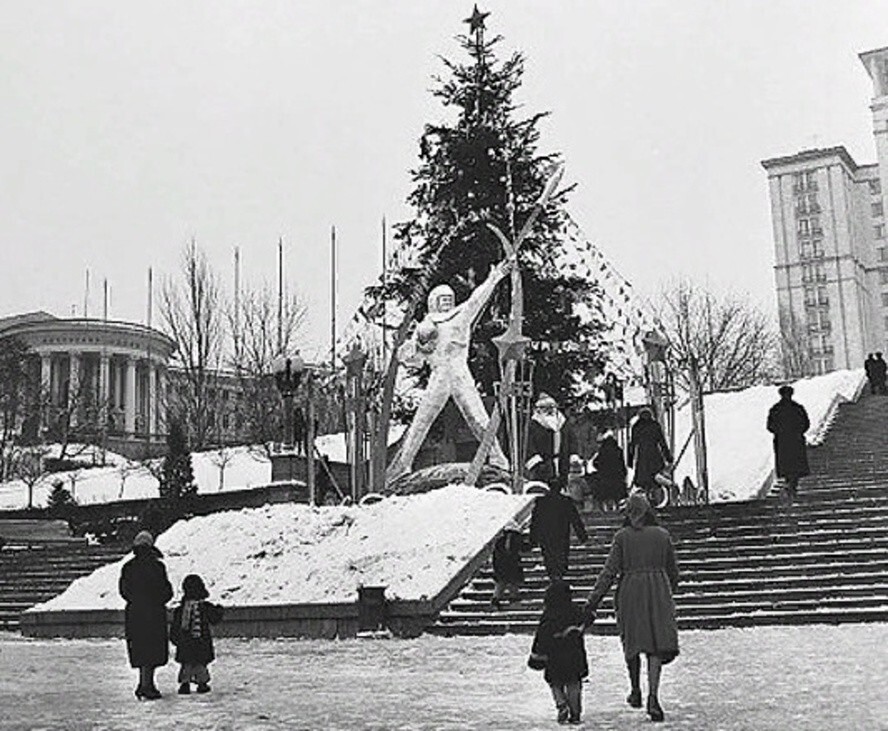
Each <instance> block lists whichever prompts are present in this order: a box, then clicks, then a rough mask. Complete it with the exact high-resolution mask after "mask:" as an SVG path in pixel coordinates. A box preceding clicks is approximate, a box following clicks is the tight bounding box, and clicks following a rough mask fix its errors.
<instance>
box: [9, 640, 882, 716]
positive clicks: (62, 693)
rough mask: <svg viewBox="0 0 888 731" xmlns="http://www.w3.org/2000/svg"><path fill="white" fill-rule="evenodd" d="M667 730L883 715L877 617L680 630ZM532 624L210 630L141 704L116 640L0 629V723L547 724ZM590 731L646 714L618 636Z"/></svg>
mask: <svg viewBox="0 0 888 731" xmlns="http://www.w3.org/2000/svg"><path fill="white" fill-rule="evenodd" d="M681 642H682V655H681V656H680V657H679V658H678V659H677V660H676V661H675V662H674V663H673V664H672V665H671V666H669V667H668V668H667V669H666V672H665V674H664V682H663V688H662V690H661V699H662V702H663V706H664V708H665V710H666V713H667V719H666V723H665V724H664V728H673V729H694V730H696V731H699V730H701V729H707V730H710V729H711V730H713V731H716V730H719V729H724V730H726V731H727V730H739V729H749V730H750V731H752V730H753V729H755V730H757V731H758V730H767V729H774V730H775V731H776V730H778V729H780V730H783V729H792V730H793V731H804V730H806V729H849V730H851V729H855V730H856V729H866V730H867V731H873V730H875V729H888V695H886V693H885V688H886V687H888V666H886V664H885V662H884V659H885V655H884V648H885V647H886V646H888V625H885V624H875V625H845V626H839V627H835V626H827V625H823V626H807V627H786V628H758V629H748V630H740V629H728V630H721V631H710V632H704V631H699V632H685V633H683V634H682V635H681ZM529 646H530V637H526V636H515V635H509V636H505V637H481V638H470V637H460V638H440V637H432V636H425V637H421V638H419V639H416V640H392V639H389V640H384V639H376V640H370V639H366V640H348V641H338V642H325V641H299V640H234V639H220V640H217V652H218V658H219V659H218V660H217V662H216V663H214V664H213V666H212V667H211V670H212V672H213V683H212V685H213V691H212V693H210V694H209V695H205V696H195V695H192V696H177V695H176V694H175V675H174V673H175V666H174V665H173V664H170V665H167V666H166V667H165V668H163V669H161V670H160V671H159V673H158V684H159V686H160V688H161V690H162V691H163V692H164V697H163V698H162V699H160V700H158V701H155V702H141V703H140V702H138V701H137V700H136V699H135V698H134V696H133V688H134V686H135V683H136V678H135V675H134V673H133V672H132V671H130V670H129V668H128V667H127V663H126V655H125V649H124V645H123V642H122V641H119V640H31V639H26V638H22V637H19V636H17V635H12V634H0V709H2V712H0V728H2V729H173V728H176V729H399V730H404V731H406V730H407V729H453V730H454V731H455V730H456V729H546V728H558V726H557V724H556V723H555V721H554V712H553V709H552V706H551V701H550V698H549V693H548V689H547V688H546V686H545V684H544V683H543V680H542V675H541V673H537V672H534V671H532V670H530V669H528V668H527V667H526V665H525V660H526V657H527V652H528V649H529ZM587 650H588V653H589V661H590V667H591V676H590V679H589V682H588V683H587V684H586V685H585V686H584V688H585V691H584V701H585V709H584V724H583V728H587V729H635V728H645V727H649V724H650V722H649V721H648V719H647V716H646V715H645V714H644V713H643V712H642V711H636V710H633V709H631V708H629V707H628V706H627V705H626V704H625V703H624V700H623V699H624V696H625V694H626V690H627V688H626V680H625V677H624V672H623V668H622V661H621V657H620V648H619V641H618V639H617V638H614V637H589V638H587Z"/></svg>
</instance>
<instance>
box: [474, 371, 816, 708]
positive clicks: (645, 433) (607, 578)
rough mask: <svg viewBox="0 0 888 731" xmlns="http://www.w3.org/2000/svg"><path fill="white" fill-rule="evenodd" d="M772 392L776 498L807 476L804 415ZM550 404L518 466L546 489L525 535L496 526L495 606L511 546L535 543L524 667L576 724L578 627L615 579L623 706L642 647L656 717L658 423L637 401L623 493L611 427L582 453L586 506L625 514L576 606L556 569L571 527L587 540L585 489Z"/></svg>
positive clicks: (660, 578)
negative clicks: (538, 570)
mask: <svg viewBox="0 0 888 731" xmlns="http://www.w3.org/2000/svg"><path fill="white" fill-rule="evenodd" d="M778 393H779V395H780V400H779V401H778V403H776V404H775V405H774V406H773V407H772V408H771V409H770V410H769V412H768V417H767V423H766V426H767V429H768V431H769V432H771V433H772V434H773V439H774V455H775V474H776V476H777V479H778V481H779V483H780V484H781V485H782V486H783V490H784V496H785V498H786V499H788V500H789V501H792V500H794V499H795V497H796V491H797V487H798V483H799V479H800V478H801V477H803V476H805V475H807V474H809V467H808V459H807V447H806V443H805V432H806V431H807V430H808V429H809V427H810V420H809V418H808V414H807V412H806V410H805V408H804V407H803V406H802V405H801V404H799V403H798V402H796V401H794V400H793V398H792V397H793V393H794V391H793V388H792V387H791V386H789V385H784V386H781V387H780V388H779V389H778ZM540 407H542V408H540ZM556 411H557V408H556V407H554V401H552V400H551V399H550V397H548V396H546V395H545V394H543V395H542V396H541V398H540V400H538V401H537V409H536V413H535V415H534V424H531V427H530V433H531V439H530V445H531V446H530V449H529V450H528V451H529V454H530V459H529V460H528V462H527V467H528V468H529V470H530V471H531V472H530V476H531V477H532V478H535V479H539V480H541V481H544V482H546V483H547V484H548V485H549V486H550V488H549V489H548V491H546V492H544V493H543V494H542V495H541V496H540V497H538V498H537V499H536V502H535V503H534V507H533V512H532V514H531V519H530V531H529V535H528V541H527V543H525V541H524V537H523V535H522V533H521V528H520V526H518V525H517V524H516V523H514V522H511V523H510V524H508V525H507V526H506V527H505V529H504V530H503V531H502V533H501V534H500V536H499V537H498V539H497V541H496V542H495V545H494V551H493V572H494V593H493V598H492V603H493V605H494V606H495V607H496V608H497V609H499V608H500V607H501V605H502V602H504V601H507V600H517V599H519V598H520V587H521V584H522V583H523V580H524V572H523V567H522V564H521V552H522V551H525V550H527V549H528V548H530V547H531V546H539V547H540V549H541V553H542V558H543V564H544V567H545V571H546V575H547V577H548V579H549V584H548V587H547V588H546V591H545V596H544V608H543V613H542V616H541V618H540V620H539V624H538V627H537V630H536V634H535V636H534V640H533V645H532V649H531V654H530V658H529V660H528V665H529V666H530V667H532V668H534V669H537V670H543V671H544V678H545V681H546V683H547V684H548V685H549V687H550V689H551V692H552V696H553V699H554V701H555V706H556V712H557V720H558V722H559V723H569V724H577V723H580V718H581V713H582V692H581V689H582V685H581V683H582V680H583V679H584V678H585V677H586V676H587V675H588V673H589V668H588V662H587V658H586V653H585V648H584V644H583V633H584V632H585V630H586V629H587V628H588V627H589V626H590V625H591V624H592V623H593V622H594V620H595V617H596V610H597V608H598V606H599V604H600V603H601V601H602V599H603V598H604V596H605V595H606V594H607V592H608V590H609V589H610V587H611V586H612V585H614V584H616V586H617V589H616V591H615V595H614V606H615V610H616V621H617V627H618V629H619V633H620V639H621V642H622V646H623V653H624V657H625V662H626V668H627V672H628V674H629V680H630V692H629V695H628V696H627V698H626V701H627V703H628V704H629V705H630V706H632V707H633V708H640V707H641V706H642V691H641V656H642V655H644V656H645V657H646V659H647V675H648V696H647V706H646V709H647V713H648V715H649V716H650V718H651V720H652V721H662V720H663V719H664V715H665V714H664V712H663V708H662V706H661V705H660V702H659V687H660V674H661V671H662V668H663V666H664V665H666V664H668V663H670V662H671V661H672V660H674V659H675V657H676V656H677V655H678V652H679V649H678V629H677V621H676V613H675V603H674V601H673V592H674V591H675V590H676V588H677V586H678V578H679V574H678V566H677V562H676V557H675V548H674V546H673V543H672V539H671V536H670V534H669V532H668V531H667V530H666V529H665V528H663V527H662V526H660V525H659V522H658V520H657V517H656V514H655V511H654V509H653V508H652V507H651V502H650V500H649V497H648V496H649V495H651V494H653V493H654V492H655V491H656V490H657V487H658V480H659V479H660V476H661V475H662V473H663V471H664V470H668V469H669V467H670V466H671V462H672V455H671V454H670V451H669V448H668V446H667V444H666V440H665V438H664V434H663V431H662V429H661V428H660V425H659V423H658V422H657V421H656V420H655V419H654V418H653V415H652V413H651V412H650V410H648V409H641V410H640V411H639V414H638V418H637V419H636V421H635V423H634V424H633V426H632V429H631V432H630V438H629V444H628V457H629V464H630V465H632V466H633V467H634V478H633V480H632V483H633V485H632V492H631V493H629V494H628V495H627V486H626V482H627V464H626V461H625V460H624V458H623V453H622V450H621V449H620V446H619V444H618V443H617V442H616V440H615V439H614V437H613V434H612V433H606V434H605V435H604V437H603V439H601V440H600V444H599V449H598V453H597V454H596V455H595V457H594V458H593V459H592V460H591V465H592V467H593V470H592V472H591V474H590V475H589V476H588V478H587V479H588V483H589V488H588V489H589V491H590V492H591V494H592V497H593V505H592V507H593V509H594V508H598V509H601V508H603V507H610V505H609V504H608V502H609V501H610V502H612V503H613V505H614V506H619V507H621V508H622V509H623V511H624V516H625V517H624V521H623V526H622V527H621V528H620V529H619V530H618V531H617V532H616V534H615V535H614V538H613V542H612V544H611V546H610V550H609V553H608V556H607V559H606V561H605V564H604V567H603V568H602V570H601V572H600V573H599V575H598V577H597V578H596V580H595V584H594V587H593V589H592V591H591V593H590V594H589V596H588V598H587V600H586V603H585V606H584V608H583V609H580V608H579V607H577V606H575V605H574V604H573V601H572V598H571V588H570V585H569V584H568V582H567V581H566V580H565V575H566V574H567V570H568V559H569V550H570V534H571V531H573V532H574V534H575V535H576V538H577V540H578V541H579V542H580V543H586V541H587V540H588V535H587V532H586V527H585V525H584V523H583V519H582V517H581V512H582V511H584V509H585V510H588V508H589V505H588V503H587V501H586V500H585V499H584V498H585V494H580V493H578V492H577V491H576V490H575V489H572V487H574V486H572V484H571V483H572V478H573V477H574V476H575V474H576V472H575V471H574V470H572V469H571V466H572V462H571V460H570V458H565V457H564V455H563V451H562V450H560V447H561V444H560V443H559V442H560V440H559V437H558V434H559V431H560V429H561V426H562V425H563V424H562V423H559V420H558V419H557V418H553V416H552V414H553V413H554V412H556ZM540 413H542V415H543V418H540V416H539V415H540ZM547 432H548V433H547ZM571 447H574V448H575V447H576V444H572V445H571V444H568V445H567V448H568V449H570V448H571ZM534 470H536V471H535V472H534ZM605 496H606V497H605Z"/></svg>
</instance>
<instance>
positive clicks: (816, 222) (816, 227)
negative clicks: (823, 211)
mask: <svg viewBox="0 0 888 731" xmlns="http://www.w3.org/2000/svg"><path fill="white" fill-rule="evenodd" d="M811 235H812V236H822V235H823V229H822V228H820V219H819V218H812V219H811Z"/></svg>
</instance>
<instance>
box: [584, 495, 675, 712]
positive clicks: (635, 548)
mask: <svg viewBox="0 0 888 731" xmlns="http://www.w3.org/2000/svg"><path fill="white" fill-rule="evenodd" d="M656 523H657V520H656V517H655V516H654V513H653V510H651V506H650V503H649V502H648V500H647V498H646V497H645V496H644V495H643V494H642V493H640V492H635V493H632V494H631V495H630V496H629V500H628V502H627V504H626V520H625V523H624V527H623V528H621V529H620V530H618V531H617V533H616V535H615V536H614V541H613V544H612V545H611V548H610V553H609V554H608V557H607V561H606V562H605V564H604V568H603V569H602V570H601V573H600V574H599V575H598V579H597V580H596V582H595V587H594V588H593V589H592V593H591V594H590V595H589V599H588V601H587V602H586V617H587V623H588V622H589V621H591V620H592V619H594V618H595V610H596V609H597V608H598V605H599V603H600V602H601V600H602V598H603V597H604V595H605V594H606V593H607V591H608V589H609V588H610V586H611V584H613V583H614V580H617V579H618V584H617V591H616V595H615V597H614V605H615V606H616V610H617V627H618V628H619V630H620V640H621V641H622V643H623V654H624V656H625V658H626V667H627V669H628V671H629V681H630V683H631V684H632V690H631V692H630V693H629V697H628V698H627V699H626V701H627V703H629V705H630V706H632V707H633V708H641V680H640V675H641V657H640V656H641V653H644V654H645V655H647V668H648V700H647V712H648V715H649V716H650V717H651V720H652V721H662V720H663V709H662V708H661V707H660V700H659V689H660V671H661V669H662V666H663V665H666V664H667V663H670V662H672V661H673V660H674V659H675V657H676V656H677V655H678V626H677V625H676V621H675V603H674V602H673V600H672V592H673V591H675V588H676V586H677V585H678V566H677V565H676V562H675V549H674V547H673V545H672V538H671V537H670V536H669V532H668V531H667V530H666V529H665V528H661V527H660V526H659V525H657V524H656Z"/></svg>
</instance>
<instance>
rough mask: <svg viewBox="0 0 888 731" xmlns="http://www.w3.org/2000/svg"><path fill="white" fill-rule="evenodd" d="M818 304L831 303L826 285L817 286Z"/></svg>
mask: <svg viewBox="0 0 888 731" xmlns="http://www.w3.org/2000/svg"><path fill="white" fill-rule="evenodd" d="M817 304H819V305H828V304H829V295H827V293H826V287H818V288H817Z"/></svg>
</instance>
